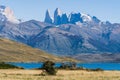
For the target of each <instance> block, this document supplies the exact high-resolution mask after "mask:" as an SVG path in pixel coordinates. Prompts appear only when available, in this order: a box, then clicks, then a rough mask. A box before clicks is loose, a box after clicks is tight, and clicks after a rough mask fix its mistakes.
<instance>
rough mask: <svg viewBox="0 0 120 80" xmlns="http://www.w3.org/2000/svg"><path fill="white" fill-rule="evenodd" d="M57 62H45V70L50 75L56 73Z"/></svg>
mask: <svg viewBox="0 0 120 80" xmlns="http://www.w3.org/2000/svg"><path fill="white" fill-rule="evenodd" d="M54 65H55V63H54V62H52V61H46V62H45V63H43V69H44V70H43V72H45V73H46V74H48V75H56V73H57V70H56V69H55V67H54Z"/></svg>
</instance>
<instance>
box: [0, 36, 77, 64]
mask: <svg viewBox="0 0 120 80" xmlns="http://www.w3.org/2000/svg"><path fill="white" fill-rule="evenodd" d="M0 45H2V46H0V62H36V61H37V62H42V61H46V60H52V61H57V62H62V61H76V60H74V59H71V58H66V57H57V56H53V55H50V54H48V53H45V52H44V51H41V50H39V49H36V48H32V47H30V46H27V45H24V44H21V43H18V42H15V41H11V40H8V39H4V38H0Z"/></svg>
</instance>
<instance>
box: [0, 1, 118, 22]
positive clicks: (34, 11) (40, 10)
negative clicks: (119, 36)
mask: <svg viewBox="0 0 120 80" xmlns="http://www.w3.org/2000/svg"><path fill="white" fill-rule="evenodd" d="M0 5H6V6H9V7H10V8H11V9H13V11H14V14H15V16H16V17H17V18H20V19H24V20H30V19H36V20H40V21H43V20H44V16H45V11H46V9H49V10H50V12H51V15H53V11H54V10H55V9H56V8H60V9H61V11H62V12H66V13H70V12H72V11H75V12H82V13H86V14H90V15H91V16H96V17H98V18H99V19H101V20H102V21H106V20H108V21H110V22H117V23H120V9H119V8H120V0H0Z"/></svg>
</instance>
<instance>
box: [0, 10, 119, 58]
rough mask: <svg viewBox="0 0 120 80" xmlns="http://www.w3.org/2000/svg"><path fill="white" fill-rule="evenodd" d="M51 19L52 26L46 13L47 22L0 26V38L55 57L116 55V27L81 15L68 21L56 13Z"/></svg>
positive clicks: (56, 11) (73, 14) (76, 15)
mask: <svg viewBox="0 0 120 80" xmlns="http://www.w3.org/2000/svg"><path fill="white" fill-rule="evenodd" d="M54 15H55V17H54V18H56V19H53V20H57V21H56V22H55V21H52V18H51V16H50V13H49V11H47V14H46V16H47V17H46V18H49V19H46V18H45V19H46V20H45V21H47V20H48V21H47V22H40V21H36V20H30V21H26V22H21V23H19V24H14V23H12V22H9V21H5V22H4V23H3V22H0V36H1V37H3V38H8V39H11V40H15V41H17V42H21V43H24V44H27V45H29V46H31V47H34V48H38V49H42V50H44V51H46V52H48V53H51V54H55V55H65V56H66V55H76V54H81V53H120V35H119V33H120V24H116V23H115V24H114V23H110V22H108V21H106V22H102V21H101V20H99V19H98V18H97V17H95V16H90V15H86V14H82V13H71V14H70V16H69V17H68V16H67V15H66V14H62V13H61V12H60V10H59V9H56V10H55V14H54ZM51 22H53V23H51ZM54 22H55V23H54Z"/></svg>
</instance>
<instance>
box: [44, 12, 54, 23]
mask: <svg viewBox="0 0 120 80" xmlns="http://www.w3.org/2000/svg"><path fill="white" fill-rule="evenodd" d="M44 22H46V23H50V24H52V23H53V19H52V17H50V12H49V10H47V11H46V15H45V20H44Z"/></svg>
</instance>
